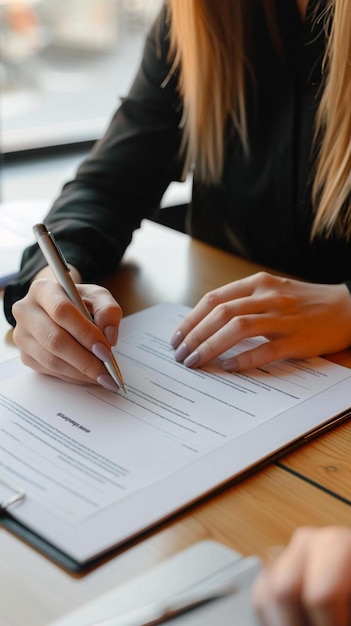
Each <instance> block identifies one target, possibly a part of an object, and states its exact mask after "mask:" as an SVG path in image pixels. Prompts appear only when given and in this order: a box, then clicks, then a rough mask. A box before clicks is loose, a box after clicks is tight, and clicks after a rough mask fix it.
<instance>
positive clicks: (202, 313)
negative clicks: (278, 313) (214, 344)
mask: <svg viewBox="0 0 351 626" xmlns="http://www.w3.org/2000/svg"><path fill="white" fill-rule="evenodd" d="M282 280H283V279H280V278H278V277H276V276H273V275H271V274H269V273H267V272H258V273H257V274H253V275H251V276H248V277H246V278H242V279H241V280H237V281H234V282H232V283H229V284H227V285H223V286H222V287H219V288H218V289H214V290H213V291H210V292H209V293H207V294H206V295H205V296H204V297H203V298H201V300H200V301H199V303H198V304H197V305H196V306H195V307H194V308H193V309H192V310H191V311H190V313H188V315H187V316H186V317H185V318H184V320H183V321H182V323H181V324H180V325H179V327H178V328H177V330H176V331H175V333H174V335H173V337H172V338H171V345H172V346H173V348H177V347H178V346H179V344H180V343H181V342H182V341H184V338H185V337H186V336H187V335H188V334H189V333H190V332H191V330H192V329H193V328H195V327H196V326H197V325H198V324H199V323H200V322H201V321H202V320H203V319H204V318H205V317H206V316H207V315H208V314H209V313H211V312H212V311H213V310H214V309H215V308H216V307H218V306H220V305H221V304H224V303H228V302H230V301H237V300H239V299H245V300H250V298H251V297H252V296H253V294H254V293H256V294H260V295H264V296H268V297H269V298H271V296H272V295H273V294H274V293H275V294H279V293H280V290H279V287H278V285H279V282H281V281H282ZM274 289H275V292H274ZM245 306H247V303H245ZM248 312H255V310H254V305H253V308H249V309H248ZM256 312H257V311H256Z"/></svg>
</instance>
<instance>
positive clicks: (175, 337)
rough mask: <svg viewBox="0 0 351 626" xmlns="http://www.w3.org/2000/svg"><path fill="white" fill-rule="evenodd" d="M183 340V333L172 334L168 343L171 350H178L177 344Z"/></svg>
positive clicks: (179, 331) (178, 331)
mask: <svg viewBox="0 0 351 626" xmlns="http://www.w3.org/2000/svg"><path fill="white" fill-rule="evenodd" d="M183 339H184V333H182V331H181V330H177V332H176V333H174V335H173V336H172V338H171V341H170V343H171V346H172V348H174V349H176V348H178V346H179V344H180V343H181V342H182V341H183Z"/></svg>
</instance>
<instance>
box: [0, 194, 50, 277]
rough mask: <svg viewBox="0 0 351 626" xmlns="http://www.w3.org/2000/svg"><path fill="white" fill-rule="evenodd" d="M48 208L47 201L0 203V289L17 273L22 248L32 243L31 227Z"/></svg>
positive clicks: (40, 219) (40, 218)
mask: <svg viewBox="0 0 351 626" xmlns="http://www.w3.org/2000/svg"><path fill="white" fill-rule="evenodd" d="M48 208H49V202H48V201H47V200H31V201H28V200H27V201H26V200H25V201H18V202H17V201H15V202H3V203H0V289H2V288H3V287H6V285H7V284H8V283H9V282H10V281H11V280H12V279H13V278H14V277H15V276H16V274H17V273H18V270H19V267H20V263H21V257H22V253H23V250H24V248H25V247H26V246H27V245H29V244H31V243H33V242H34V235H33V232H32V226H33V224H35V223H36V222H40V221H42V219H43V217H44V216H45V214H46V213H47V210H48Z"/></svg>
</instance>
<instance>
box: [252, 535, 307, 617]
mask: <svg viewBox="0 0 351 626" xmlns="http://www.w3.org/2000/svg"><path fill="white" fill-rule="evenodd" d="M310 532H311V530H310V529H302V530H299V531H298V532H296V533H295V534H294V536H293V539H292V540H291V541H290V543H289V545H288V547H287V548H286V549H285V550H284V551H283V552H281V554H280V555H279V556H278V557H277V558H276V559H275V560H274V561H273V563H271V564H270V565H269V566H268V567H266V568H265V569H264V570H263V572H262V573H261V575H260V577H259V578H258V579H257V582H256V584H255V586H254V589H253V602H254V605H255V607H256V610H257V611H258V614H259V615H260V617H261V618H262V620H263V622H264V623H267V624H269V625H270V626H278V625H279V626H303V625H304V624H307V623H308V622H307V621H306V617H305V615H304V613H303V610H302V605H301V591H302V586H303V580H304V568H305V564H306V559H307V546H308V538H309V536H310Z"/></svg>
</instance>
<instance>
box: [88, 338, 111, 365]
mask: <svg viewBox="0 0 351 626" xmlns="http://www.w3.org/2000/svg"><path fill="white" fill-rule="evenodd" d="M91 351H92V353H93V354H95V356H97V358H98V359H100V361H110V360H111V351H110V350H109V349H108V348H106V346H105V345H104V344H103V343H100V342H97V343H94V345H93V347H92V349H91Z"/></svg>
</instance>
